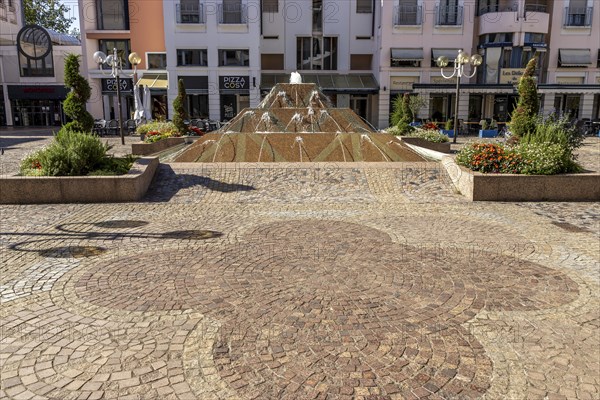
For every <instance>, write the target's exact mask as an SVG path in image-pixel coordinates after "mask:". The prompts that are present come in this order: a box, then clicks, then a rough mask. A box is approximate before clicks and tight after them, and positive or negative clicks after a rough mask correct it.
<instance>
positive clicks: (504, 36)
mask: <svg viewBox="0 0 600 400" xmlns="http://www.w3.org/2000/svg"><path fill="white" fill-rule="evenodd" d="M512 42H513V34H512V33H488V34H487V35H481V36H479V44H480V45H486V44H487V45H490V44H499V43H510V44H511V45H512Z"/></svg>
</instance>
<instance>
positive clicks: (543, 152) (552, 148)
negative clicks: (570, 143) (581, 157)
mask: <svg viewBox="0 0 600 400" xmlns="http://www.w3.org/2000/svg"><path fill="white" fill-rule="evenodd" d="M517 149H518V152H519V154H520V155H521V157H523V159H525V160H527V162H525V163H524V164H523V166H522V167H521V171H520V173H522V174H528V175H554V174H560V173H568V172H579V171H581V168H580V167H579V166H578V165H577V164H576V163H575V162H574V161H573V160H572V159H571V157H570V155H569V154H568V152H566V151H565V148H564V147H563V146H561V145H560V144H555V143H519V145H518V146H517Z"/></svg>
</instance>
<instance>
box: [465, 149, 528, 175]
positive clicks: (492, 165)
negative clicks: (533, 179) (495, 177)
mask: <svg viewBox="0 0 600 400" xmlns="http://www.w3.org/2000/svg"><path fill="white" fill-rule="evenodd" d="M523 162H524V161H523V158H522V157H521V156H520V155H519V154H518V153H517V152H516V151H514V150H513V149H512V148H510V147H505V146H504V145H502V144H499V143H472V144H470V145H466V146H465V147H463V148H462V149H461V150H460V151H459V152H458V153H457V154H456V163H457V164H459V165H463V166H465V167H467V168H470V169H471V170H473V171H478V172H484V173H485V172H487V173H490V172H491V173H514V174H516V173H520V171H521V168H522V165H523Z"/></svg>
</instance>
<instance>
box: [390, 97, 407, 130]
mask: <svg viewBox="0 0 600 400" xmlns="http://www.w3.org/2000/svg"><path fill="white" fill-rule="evenodd" d="M403 100H404V97H403V96H396V98H395V99H394V105H393V111H392V115H391V120H392V126H396V125H398V124H399V123H400V120H402V118H403V117H404V110H403V107H402V104H403Z"/></svg>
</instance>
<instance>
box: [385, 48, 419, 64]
mask: <svg viewBox="0 0 600 400" xmlns="http://www.w3.org/2000/svg"><path fill="white" fill-rule="evenodd" d="M422 59H423V49H392V60H394V61H419V60H422Z"/></svg>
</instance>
